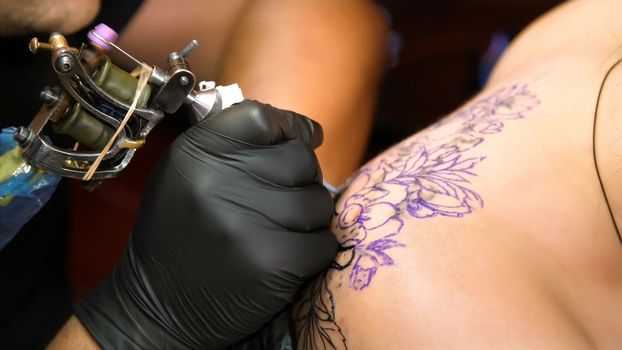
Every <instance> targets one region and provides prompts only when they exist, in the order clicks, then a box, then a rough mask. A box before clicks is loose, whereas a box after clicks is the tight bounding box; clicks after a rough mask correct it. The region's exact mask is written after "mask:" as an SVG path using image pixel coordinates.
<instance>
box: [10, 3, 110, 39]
mask: <svg viewBox="0 0 622 350" xmlns="http://www.w3.org/2000/svg"><path fill="white" fill-rule="evenodd" d="M97 12H99V0H64V1H54V0H28V1H22V0H1V1H0V36H7V35H17V34H27V33H32V32H61V33H66V34H70V33H73V32H76V31H78V30H79V29H81V28H82V27H84V26H85V25H87V24H88V23H89V22H90V21H92V20H93V19H94V18H95V16H96V15H97Z"/></svg>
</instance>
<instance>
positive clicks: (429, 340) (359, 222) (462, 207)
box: [294, 0, 622, 349]
mask: <svg viewBox="0 0 622 350" xmlns="http://www.w3.org/2000/svg"><path fill="white" fill-rule="evenodd" d="M619 18H622V3H620V2H619V1H587V0H586V1H575V2H570V3H567V4H565V5H564V6H562V7H560V8H559V9H557V10H555V11H554V12H552V13H551V14H549V15H547V16H546V17H544V18H543V19H541V20H540V21H538V22H536V23H535V24H534V25H532V26H531V27H530V28H529V29H528V30H526V32H525V33H524V34H523V35H522V36H521V37H520V38H519V39H518V40H517V41H516V42H515V43H514V44H513V46H512V47H511V48H510V50H509V51H508V53H507V54H506V56H505V57H504V58H503V60H502V61H501V62H500V64H499V66H498V67H497V69H496V71H495V73H494V75H493V77H492V80H491V82H490V84H489V85H488V87H487V88H486V89H484V91H482V92H481V93H480V94H479V95H478V96H476V97H475V98H474V99H473V100H472V101H471V102H469V103H468V104H466V105H465V106H464V107H462V108H460V109H459V110H458V111H456V112H455V113H453V114H452V115H451V116H449V117H447V118H445V119H443V120H441V121H439V122H438V123H436V124H435V125H433V126H431V127H429V128H428V129H426V130H424V131H422V132H419V133H417V134H416V135H414V136H412V137H411V138H409V139H408V140H405V141H403V142H402V143H400V144H399V145H397V146H395V147H394V148H392V149H390V150H388V151H387V152H385V153H384V154H382V155H381V156H380V157H378V158H377V159H375V160H374V161H372V162H371V163H369V164H368V165H366V166H365V167H363V168H362V169H361V171H360V173H359V175H358V176H357V177H356V179H355V180H354V181H353V182H352V184H351V185H350V187H349V188H348V190H347V191H346V192H345V194H344V195H343V196H342V198H341V199H340V201H339V203H338V205H337V210H336V211H337V215H336V216H335V219H334V221H333V224H334V232H335V233H336V235H337V237H338V239H339V241H340V242H341V243H342V245H343V252H341V253H340V254H339V256H338V258H337V260H336V262H335V266H334V267H333V268H332V269H330V270H328V271H327V273H326V274H325V275H324V276H322V277H321V278H319V279H318V280H317V281H316V283H315V284H314V285H313V286H311V287H310V288H309V289H308V291H307V293H306V296H305V297H304V299H303V300H302V301H301V302H300V303H299V304H298V305H297V309H296V312H295V314H294V316H295V318H296V319H297V327H298V341H299V348H302V349H305V348H306V349H323V348H326V349H332V348H334V349H345V348H350V349H365V348H383V349H384V348H386V349H402V348H403V349H412V348H415V347H421V348H443V349H446V348H460V349H463V348H491V347H501V348H564V349H566V348H590V347H598V348H616V347H618V346H619V344H622V244H621V243H620V240H619V238H618V236H617V235H616V231H615V229H614V225H613V221H612V218H611V215H610V214H609V211H608V209H607V205H606V202H605V200H604V196H603V192H602V190H601V187H600V184H599V181H598V177H597V173H596V169H595V166H594V157H593V152H592V149H593V147H592V131H593V124H594V112H595V109H596V102H597V100H598V93H599V89H600V86H601V83H602V82H603V79H604V76H605V74H606V73H607V71H608V70H609V68H610V67H611V66H613V65H614V64H615V62H616V61H617V60H618V59H619V58H622V50H620V49H619V47H621V46H622V21H619ZM620 71H622V68H620ZM621 83H622V73H618V72H617V70H614V71H613V73H612V74H611V76H610V78H609V79H608V80H607V83H606V84H605V89H604V90H603V96H602V98H601V106H600V111H601V112H600V113H599V117H598V118H599V119H598V128H597V131H598V132H597V135H596V136H597V158H598V161H599V167H600V170H601V175H602V176H601V177H602V179H603V182H604V185H605V186H604V187H605V190H606V193H607V196H608V197H609V198H610V202H611V206H612V209H613V212H614V214H617V215H618V221H619V222H622V215H621V214H622V203H617V202H616V198H622V196H620V194H622V181H619V180H617V178H616V177H615V174H616V172H617V171H618V170H619V169H618V168H616V162H617V159H618V158H619V157H620V155H622V150H620V151H619V152H618V151H616V149H615V146H616V145H617V144H616V141H618V140H622V131H620V132H618V130H622V127H620V128H618V127H617V126H616V125H620V124H622V115H619V113H622V112H620V111H619V110H618V109H617V106H618V104H617V102H616V97H617V99H620V97H622V89H621V88H619V87H618V86H619V85H621ZM620 106H622V105H620ZM616 114H618V115H616ZM616 117H617V120H616ZM616 122H617V123H618V124H616ZM620 168H622V166H621V167H620ZM616 180H617V181H616Z"/></svg>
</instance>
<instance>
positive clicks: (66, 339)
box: [47, 316, 99, 350]
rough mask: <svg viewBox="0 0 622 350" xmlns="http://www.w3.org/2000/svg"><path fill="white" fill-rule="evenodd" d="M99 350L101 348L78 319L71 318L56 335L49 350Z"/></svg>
mask: <svg viewBox="0 0 622 350" xmlns="http://www.w3.org/2000/svg"><path fill="white" fill-rule="evenodd" d="M71 349H80V350H98V349H99V346H98V345H97V343H96V342H95V340H94V339H93V338H92V337H91V335H90V334H89V332H88V331H87V330H86V328H84V326H82V323H80V321H79V320H78V318H77V317H75V316H71V318H69V320H68V321H67V323H65V325H64V326H63V328H62V329H61V330H60V332H58V334H56V336H55V337H54V339H53V340H52V342H51V343H50V344H49V345H48V346H47V350H71Z"/></svg>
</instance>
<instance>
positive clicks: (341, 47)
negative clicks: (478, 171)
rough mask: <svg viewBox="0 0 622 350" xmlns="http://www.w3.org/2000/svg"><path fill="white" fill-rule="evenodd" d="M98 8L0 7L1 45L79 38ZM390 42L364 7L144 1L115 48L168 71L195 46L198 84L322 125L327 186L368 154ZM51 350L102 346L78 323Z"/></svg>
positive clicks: (307, 1)
mask: <svg viewBox="0 0 622 350" xmlns="http://www.w3.org/2000/svg"><path fill="white" fill-rule="evenodd" d="M98 8H99V1H97V0H91V1H89V0H73V1H64V2H58V1H57V2H53V1H51V0H50V1H46V0H37V1H34V0H32V1H17V0H0V35H13V34H23V33H28V32H32V31H43V32H46V31H47V32H50V31H60V32H64V33H71V32H75V31H77V30H79V29H81V27H83V26H85V25H86V24H87V23H89V22H90V21H91V20H92V18H94V16H95V15H96V13H97V11H98ZM344 14H346V15H344ZM160 28H167V29H166V30H159V29H160ZM386 36H387V26H386V23H385V20H384V18H383V16H382V15H381V14H380V12H379V11H378V10H377V8H376V7H375V5H373V4H372V2H371V1H366V0H343V1H339V2H335V1H330V0H320V1H318V0H302V1H296V2H282V1H276V0H259V1H248V0H232V1H226V2H223V1H216V0H209V1H204V0H190V1H184V2H179V1H174V0H148V1H145V2H144V4H143V6H142V7H141V9H140V10H139V12H138V13H137V15H136V16H135V17H134V19H133V20H132V22H131V23H130V24H129V25H128V27H127V28H126V30H125V31H124V32H123V33H121V39H120V43H119V44H120V46H122V47H124V48H125V49H127V50H128V51H129V52H131V53H132V54H133V55H135V56H136V57H139V58H141V59H142V60H145V61H146V62H150V63H154V64H163V62H162V61H163V60H164V59H165V58H166V57H167V55H168V54H169V53H170V51H172V50H175V49H179V48H181V47H183V46H184V45H185V44H186V43H187V42H188V41H189V40H190V39H198V40H199V41H200V43H201V48H200V49H199V50H198V51H197V52H195V53H194V54H193V56H192V57H191V64H192V68H193V70H194V71H195V72H196V74H197V76H198V77H199V79H202V80H216V81H218V82H219V83H220V84H227V83H232V82H237V83H239V84H240V86H241V87H242V89H243V91H244V95H245V97H247V98H250V99H257V100H260V101H263V102H267V103H270V104H272V105H274V106H276V107H279V108H284V109H290V110H294V111H296V112H298V113H301V114H305V115H308V116H310V117H312V118H313V119H315V120H317V121H318V122H319V123H320V124H322V125H323V127H324V130H325V140H324V145H323V146H322V147H321V149H320V150H319V159H320V163H321V165H322V169H323V172H324V176H325V177H326V178H327V179H328V180H330V181H331V182H333V183H335V184H338V183H340V182H341V181H343V180H345V178H346V177H347V176H348V175H349V174H350V173H351V172H352V171H354V170H355V168H356V167H357V166H358V165H359V162H360V160H361V158H362V156H363V153H364V148H365V144H366V142H367V136H368V133H369V128H370V126H371V117H372V111H373V108H374V105H375V98H376V91H377V89H378V84H379V80H380V78H381V76H382V74H383V72H384V69H385V61H386V58H387V57H386V54H387V50H386V47H385V45H386ZM345 134H347V135H348V136H347V137H343V135H345ZM336 150H348V151H347V152H341V151H340V152H336ZM49 348H51V349H71V348H79V349H95V348H97V344H95V343H94V341H93V340H92V338H91V337H90V335H89V334H88V332H87V331H86V330H85V329H84V328H83V327H82V325H81V324H80V322H79V321H78V320H77V318H75V317H72V318H71V319H70V320H69V321H68V322H67V323H66V325H65V326H64V328H63V329H62V330H61V332H60V333H59V334H58V336H57V337H56V338H55V339H54V340H53V342H52V343H51V344H50V345H49Z"/></svg>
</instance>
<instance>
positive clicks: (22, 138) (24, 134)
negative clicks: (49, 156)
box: [13, 126, 30, 145]
mask: <svg viewBox="0 0 622 350" xmlns="http://www.w3.org/2000/svg"><path fill="white" fill-rule="evenodd" d="M29 137H30V129H28V128H26V127H23V126H20V127H19V128H17V129H16V130H15V132H14V133H13V139H14V140H15V141H17V143H19V144H20V145H23V144H24V143H26V141H28V138H29Z"/></svg>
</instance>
